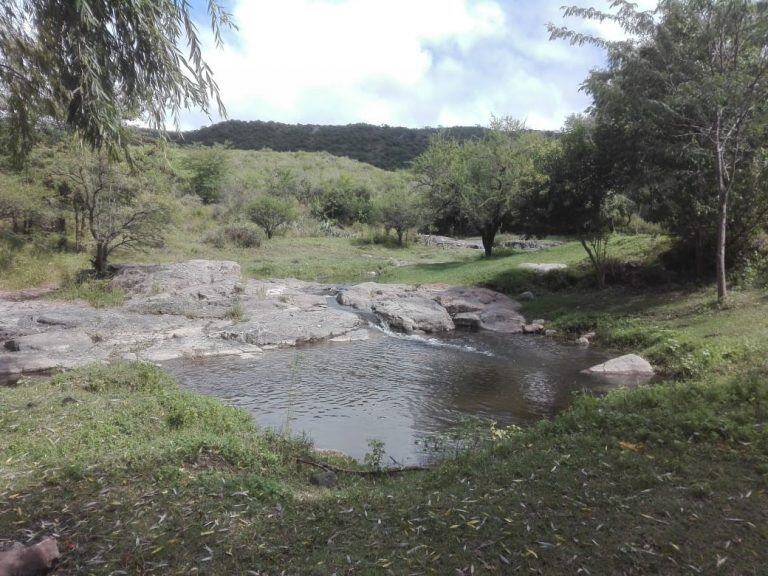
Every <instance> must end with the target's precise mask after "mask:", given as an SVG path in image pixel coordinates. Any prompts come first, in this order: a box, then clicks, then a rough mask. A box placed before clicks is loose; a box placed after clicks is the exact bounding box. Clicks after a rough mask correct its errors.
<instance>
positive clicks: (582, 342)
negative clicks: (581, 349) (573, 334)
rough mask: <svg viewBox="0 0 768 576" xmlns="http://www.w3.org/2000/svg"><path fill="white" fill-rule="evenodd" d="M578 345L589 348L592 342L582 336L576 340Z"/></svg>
mask: <svg viewBox="0 0 768 576" xmlns="http://www.w3.org/2000/svg"><path fill="white" fill-rule="evenodd" d="M576 344H579V345H581V346H589V345H590V344H591V342H590V341H589V338H585V337H584V336H581V337H579V338H578V339H577V340H576Z"/></svg>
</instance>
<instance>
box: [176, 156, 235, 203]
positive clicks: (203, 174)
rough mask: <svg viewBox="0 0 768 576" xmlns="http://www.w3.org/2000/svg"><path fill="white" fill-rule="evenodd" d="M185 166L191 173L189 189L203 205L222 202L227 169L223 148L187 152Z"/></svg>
mask: <svg viewBox="0 0 768 576" xmlns="http://www.w3.org/2000/svg"><path fill="white" fill-rule="evenodd" d="M184 165H185V167H186V168H187V170H189V172H190V179H189V188H190V190H191V192H192V193H193V194H195V195H197V196H199V197H200V199H201V200H202V201H203V204H215V203H216V202H219V201H220V200H221V189H222V186H223V184H224V174H225V173H226V169H227V157H226V153H225V151H224V147H223V146H218V145H217V146H210V147H208V146H196V147H194V148H193V149H191V150H189V151H188V152H187V155H186V157H185V160H184Z"/></svg>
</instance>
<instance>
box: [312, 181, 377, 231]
mask: <svg viewBox="0 0 768 576" xmlns="http://www.w3.org/2000/svg"><path fill="white" fill-rule="evenodd" d="M313 213H314V215H315V216H316V217H317V218H320V219H322V220H329V221H332V222H335V223H336V224H338V225H340V226H348V225H350V224H352V223H354V222H367V221H368V217H369V216H370V213H371V189H370V187H369V186H368V185H367V184H366V183H365V182H363V181H361V180H358V179H357V178H354V177H352V176H350V175H348V174H342V175H341V176H339V177H338V178H335V179H333V180H329V181H326V182H324V183H323V184H322V190H321V191H320V193H319V194H318V198H317V200H316V202H315V206H314V208H313Z"/></svg>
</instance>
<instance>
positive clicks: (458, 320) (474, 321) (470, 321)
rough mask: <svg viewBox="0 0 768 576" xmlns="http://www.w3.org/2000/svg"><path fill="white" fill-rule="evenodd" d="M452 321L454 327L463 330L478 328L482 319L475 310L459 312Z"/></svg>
mask: <svg viewBox="0 0 768 576" xmlns="http://www.w3.org/2000/svg"><path fill="white" fill-rule="evenodd" d="M453 323H454V324H455V326H456V328H464V329H465V330H480V328H481V327H482V320H480V316H478V315H477V314H476V313H475V312H461V313H460V314H456V315H454V317H453Z"/></svg>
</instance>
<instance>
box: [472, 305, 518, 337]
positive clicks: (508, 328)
mask: <svg viewBox="0 0 768 576" xmlns="http://www.w3.org/2000/svg"><path fill="white" fill-rule="evenodd" d="M479 316H480V328H482V329H483V330H490V331H491V332H503V333H507V334H517V333H520V332H522V331H523V324H525V318H524V317H523V315H522V314H520V313H519V312H518V311H517V308H515V307H510V306H508V305H506V304H504V303H499V304H492V305H490V306H488V307H487V308H486V309H484V310H482V311H481V312H479Z"/></svg>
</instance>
